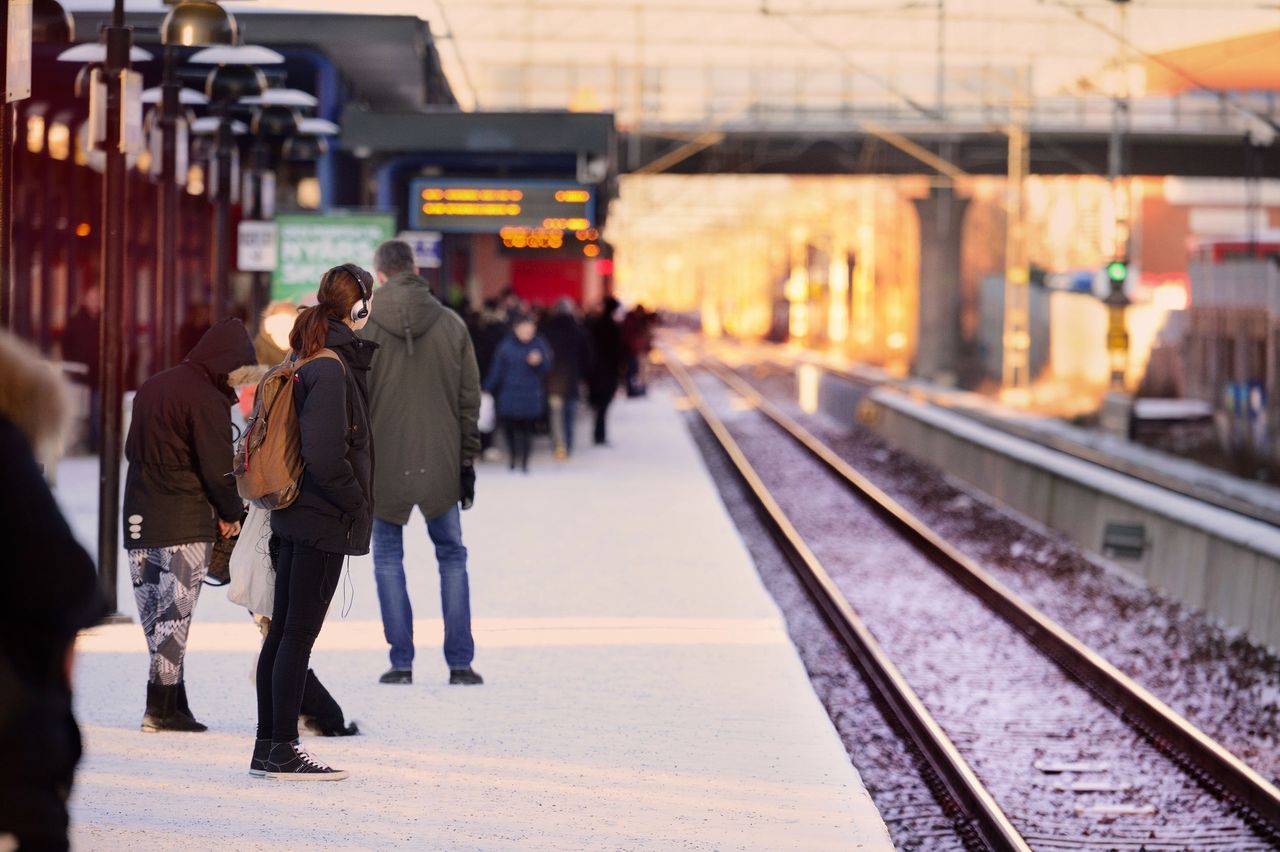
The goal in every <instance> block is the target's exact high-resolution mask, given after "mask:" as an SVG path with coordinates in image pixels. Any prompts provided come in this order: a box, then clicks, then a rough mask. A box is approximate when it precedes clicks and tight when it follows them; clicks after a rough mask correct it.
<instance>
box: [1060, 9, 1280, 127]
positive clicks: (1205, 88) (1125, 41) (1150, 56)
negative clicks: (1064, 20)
mask: <svg viewBox="0 0 1280 852" xmlns="http://www.w3.org/2000/svg"><path fill="white" fill-rule="evenodd" d="M1040 2H1041V3H1048V4H1049V5H1051V6H1056V7H1058V8H1059V9H1062V10H1063V11H1064V12H1066V13H1068V14H1070V15H1072V16H1073V17H1075V18H1076V19H1078V20H1079V21H1080V22H1082V23H1084V24H1087V25H1089V26H1090V27H1093V28H1094V29H1096V30H1098V31H1099V32H1102V33H1105V34H1106V35H1108V36H1110V37H1111V38H1113V39H1115V40H1116V41H1117V42H1118V43H1119V44H1121V45H1123V46H1124V47H1126V48H1128V49H1129V50H1131V51H1133V52H1134V53H1136V54H1138V55H1139V56H1141V57H1142V58H1143V59H1145V60H1147V61H1148V62H1152V63H1155V64H1156V65H1159V66H1160V67H1161V68H1163V69H1165V70H1166V71H1170V72H1172V73H1173V74H1176V75H1177V76H1179V77H1181V78H1182V79H1183V80H1185V81H1186V82H1187V83H1188V84H1190V85H1191V87H1192V88H1194V89H1198V90H1199V91H1201V92H1204V93H1205V94H1207V95H1213V96H1214V97H1216V98H1218V99H1219V100H1221V101H1222V102H1223V103H1225V104H1227V105H1229V106H1231V107H1232V108H1233V109H1235V110H1237V111H1239V112H1240V113H1242V114H1244V115H1245V116H1247V117H1248V118H1251V119H1253V120H1255V121H1259V122H1262V123H1264V124H1266V125H1267V126H1268V127H1269V128H1270V129H1271V130H1272V131H1274V132H1276V133H1280V123H1278V122H1277V121H1276V120H1275V119H1273V118H1272V117H1271V116H1269V115H1267V114H1266V113H1264V112H1259V111H1258V110H1256V109H1254V108H1252V107H1251V106H1249V105H1248V104H1247V103H1244V102H1243V101H1242V100H1241V99H1240V97H1239V96H1238V95H1236V94H1235V93H1234V92H1229V91H1227V90H1226V89H1219V88H1216V87H1214V86H1210V85H1209V84H1208V83H1205V82H1204V81H1202V80H1200V79H1199V78H1198V77H1196V76H1195V75H1193V74H1192V73H1191V72H1189V71H1187V70H1186V69H1185V68H1183V67H1181V66H1180V65H1178V64H1177V63H1175V62H1170V61H1169V60H1167V59H1165V58H1164V57H1163V56H1161V55H1160V54H1158V53H1153V52H1151V51H1149V50H1145V49H1144V48H1141V47H1139V46H1138V45H1137V44H1135V43H1134V42H1133V40H1132V39H1130V38H1129V37H1128V35H1126V34H1125V33H1123V32H1121V31H1119V30H1117V29H1115V28H1114V27H1111V26H1108V25H1107V24H1105V23H1103V22H1102V21H1099V20H1097V19H1095V18H1091V17H1090V16H1089V15H1088V14H1087V13H1086V12H1085V11H1084V10H1083V9H1081V8H1080V7H1079V6H1077V5H1076V4H1074V3H1071V2H1068V0H1040ZM1124 2H1127V0H1124Z"/></svg>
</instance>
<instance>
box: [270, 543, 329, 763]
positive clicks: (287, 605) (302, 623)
mask: <svg viewBox="0 0 1280 852" xmlns="http://www.w3.org/2000/svg"><path fill="white" fill-rule="evenodd" d="M344 558H346V557H344V556H343V555H342V554H340V553H328V552H326V551H323V550H316V549H315V548H314V547H308V546H306V545H303V544H295V543H294V542H292V541H289V540H288V539H281V540H280V555H279V558H278V559H277V560H276V600H275V607H274V609H273V611H272V613H271V627H270V629H269V630H268V631H267V639H266V641H265V642H263V643H262V653H260V654H259V655H258V739H270V740H271V741H272V742H278V743H284V742H292V741H294V740H296V739H297V738H298V712H299V709H300V708H301V707H302V690H303V685H304V684H305V683H306V680H307V663H308V661H309V660H310V659H311V646H312V645H314V644H315V643H316V637H317V636H319V635H320V628H321V626H323V625H324V614H325V612H327V611H328V609H329V602H330V601H331V600H333V593H334V592H335V591H336V590H337V588H338V578H339V577H340V576H341V575H342V560H343V559H344Z"/></svg>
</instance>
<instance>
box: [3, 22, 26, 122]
mask: <svg viewBox="0 0 1280 852" xmlns="http://www.w3.org/2000/svg"><path fill="white" fill-rule="evenodd" d="M5 5H6V6H8V9H9V24H8V39H7V40H6V44H7V45H8V46H7V47H6V49H5V53H6V54H7V61H6V66H7V69H8V70H7V71H6V73H5V78H4V79H5V93H4V102H5V103H13V102H14V101H21V100H25V99H26V98H29V97H31V11H32V6H31V0H8V2H6V3H5Z"/></svg>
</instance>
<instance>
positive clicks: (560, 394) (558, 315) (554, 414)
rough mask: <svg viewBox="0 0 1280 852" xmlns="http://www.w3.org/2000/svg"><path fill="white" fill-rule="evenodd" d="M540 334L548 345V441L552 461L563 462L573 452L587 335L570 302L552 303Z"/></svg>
mask: <svg viewBox="0 0 1280 852" xmlns="http://www.w3.org/2000/svg"><path fill="white" fill-rule="evenodd" d="M542 334H543V336H544V337H545V338H546V341H547V343H548V344H549V345H550V346H551V361H552V363H551V372H550V373H549V374H548V375H547V406H548V408H550V412H549V414H550V416H549V418H548V419H549V420H550V421H551V422H550V426H551V442H552V443H553V444H554V445H555V454H556V458H557V459H561V460H563V459H566V458H568V457H569V454H570V453H572V452H573V422H574V418H575V416H576V414H577V407H578V393H579V390H578V388H579V385H581V384H582V377H583V373H584V368H585V367H586V363H587V350H588V346H587V335H586V333H585V332H584V331H583V330H582V323H580V322H578V318H577V316H575V315H574V306H573V301H572V300H571V299H568V298H562V299H560V300H559V301H558V302H556V306H555V308H554V309H553V310H552V312H551V317H550V318H549V319H548V320H547V321H546V323H545V324H544V326H543V329H542Z"/></svg>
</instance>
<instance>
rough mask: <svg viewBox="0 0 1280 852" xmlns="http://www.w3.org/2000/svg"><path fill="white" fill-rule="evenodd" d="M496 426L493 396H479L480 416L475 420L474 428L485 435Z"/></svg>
mask: <svg viewBox="0 0 1280 852" xmlns="http://www.w3.org/2000/svg"><path fill="white" fill-rule="evenodd" d="M497 425H498V416H497V407H496V406H495V405H494V403H493V394H491V393H482V394H480V416H479V417H477V418H476V426H477V427H478V428H479V429H480V431H481V432H485V433H486V434H487V433H489V432H492V431H493V430H494V429H495V428H497Z"/></svg>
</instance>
